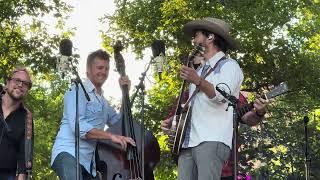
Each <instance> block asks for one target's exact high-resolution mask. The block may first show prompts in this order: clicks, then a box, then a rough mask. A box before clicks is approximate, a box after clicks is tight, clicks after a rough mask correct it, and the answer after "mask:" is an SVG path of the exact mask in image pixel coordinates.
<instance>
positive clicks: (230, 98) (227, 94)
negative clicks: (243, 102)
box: [216, 84, 238, 104]
mask: <svg viewBox="0 0 320 180" xmlns="http://www.w3.org/2000/svg"><path fill="white" fill-rule="evenodd" d="M218 85H219V84H218ZM218 85H217V86H216V90H217V91H218V92H219V93H220V94H221V95H222V96H223V97H225V98H226V99H227V100H229V101H230V102H231V103H233V104H236V103H237V102H238V99H237V98H236V97H234V96H232V95H231V94H229V93H227V92H226V91H225V90H224V89H222V88H219V86H218Z"/></svg>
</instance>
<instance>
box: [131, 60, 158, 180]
mask: <svg viewBox="0 0 320 180" xmlns="http://www.w3.org/2000/svg"><path fill="white" fill-rule="evenodd" d="M152 61H153V58H151V60H150V61H149V63H148V65H147V68H146V70H145V71H144V72H143V73H141V77H139V80H140V82H139V84H138V85H137V86H135V87H136V91H135V92H134V93H133V95H132V98H131V104H130V107H132V106H133V103H134V100H135V98H136V97H137V95H138V92H139V90H141V92H140V94H141V101H142V102H141V113H140V114H141V129H140V130H141V154H142V155H141V167H142V172H141V176H142V180H144V143H145V142H144V134H145V132H144V106H145V102H144V101H145V98H144V97H145V94H146V93H145V85H144V84H145V83H144V80H145V77H146V74H147V71H148V70H149V69H150V65H151V63H152Z"/></svg>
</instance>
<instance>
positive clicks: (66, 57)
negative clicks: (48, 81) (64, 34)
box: [57, 39, 72, 78]
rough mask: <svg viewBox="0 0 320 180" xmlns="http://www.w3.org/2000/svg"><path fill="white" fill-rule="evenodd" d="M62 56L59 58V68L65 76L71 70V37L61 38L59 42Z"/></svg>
mask: <svg viewBox="0 0 320 180" xmlns="http://www.w3.org/2000/svg"><path fill="white" fill-rule="evenodd" d="M59 52H60V56H59V58H58V63H57V70H58V72H61V77H62V78H64V77H65V74H66V73H67V72H70V70H71V56H72V42H71V40H69V39H63V40H61V42H60V44H59Z"/></svg>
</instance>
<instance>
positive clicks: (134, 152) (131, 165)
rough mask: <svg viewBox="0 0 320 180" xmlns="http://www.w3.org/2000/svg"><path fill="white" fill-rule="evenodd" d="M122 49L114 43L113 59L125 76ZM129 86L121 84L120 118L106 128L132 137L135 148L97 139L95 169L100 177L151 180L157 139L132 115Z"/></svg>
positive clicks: (158, 155)
mask: <svg viewBox="0 0 320 180" xmlns="http://www.w3.org/2000/svg"><path fill="white" fill-rule="evenodd" d="M122 49H123V47H122V45H121V42H119V41H118V42H117V43H116V45H115V46H114V58H115V61H116V68H117V71H118V72H119V74H120V75H121V76H125V75H126V72H125V63H124V59H123V57H122V55H121V53H120V51H121V50H122ZM128 88H129V87H128V86H127V85H124V86H122V87H121V90H122V106H121V112H122V117H121V120H120V121H119V122H118V123H116V124H115V125H113V126H111V127H110V128H109V129H108V131H110V132H112V133H115V134H120V135H123V136H127V137H131V138H132V139H133V140H134V141H135V142H136V147H134V146H132V145H130V144H128V146H127V151H124V150H123V149H121V147H120V146H119V145H117V144H114V143H112V142H111V141H106V140H102V141H99V142H98V145H97V152H98V153H97V155H98V158H97V159H98V160H97V170H98V171H99V172H100V173H101V174H102V179H103V180H140V179H141V180H142V179H143V180H153V179H154V176H153V169H154V167H155V165H156V164H157V163H158V162H159V160H160V147H159V144H158V141H157V139H156V138H155V137H154V136H153V134H152V133H151V132H149V131H147V130H145V129H144V128H143V126H141V124H139V123H138V122H137V121H135V120H134V119H133V117H132V112H131V103H130V98H129V89H128ZM141 128H143V129H141ZM142 136H144V143H142V140H141V139H142V138H141V137H142ZM141 144H143V145H144V147H142V146H141ZM142 148H143V150H142ZM142 152H144V153H143V154H142ZM142 157H143V158H142ZM142 160H143V162H142Z"/></svg>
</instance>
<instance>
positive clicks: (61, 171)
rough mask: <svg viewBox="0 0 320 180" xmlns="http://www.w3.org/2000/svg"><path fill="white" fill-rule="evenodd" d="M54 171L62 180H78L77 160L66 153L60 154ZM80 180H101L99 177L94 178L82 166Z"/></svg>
mask: <svg viewBox="0 0 320 180" xmlns="http://www.w3.org/2000/svg"><path fill="white" fill-rule="evenodd" d="M52 169H53V170H54V172H55V173H56V174H57V175H58V177H59V179H60V180H74V179H76V158H74V157H73V156H72V155H70V154H69V153H66V152H62V153H59V154H58V156H57V157H56V158H55V159H54V161H53V164H52ZM80 180H99V178H98V176H96V177H92V175H91V174H89V173H88V171H87V170H86V169H85V168H84V167H83V166H82V165H80Z"/></svg>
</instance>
